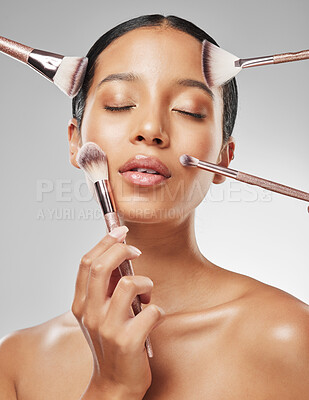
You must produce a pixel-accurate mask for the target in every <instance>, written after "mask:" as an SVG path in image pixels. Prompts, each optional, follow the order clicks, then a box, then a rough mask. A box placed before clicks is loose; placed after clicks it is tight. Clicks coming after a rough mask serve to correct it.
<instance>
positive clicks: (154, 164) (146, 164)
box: [119, 155, 171, 178]
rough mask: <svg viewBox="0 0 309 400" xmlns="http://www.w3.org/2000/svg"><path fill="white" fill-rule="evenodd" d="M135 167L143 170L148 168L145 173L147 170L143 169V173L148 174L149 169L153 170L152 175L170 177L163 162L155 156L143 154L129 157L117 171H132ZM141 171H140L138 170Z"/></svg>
mask: <svg viewBox="0 0 309 400" xmlns="http://www.w3.org/2000/svg"><path fill="white" fill-rule="evenodd" d="M137 168H142V169H144V170H149V171H148V172H149V173H147V171H145V173H147V174H148V175H150V174H151V170H153V171H155V172H156V174H155V172H153V173H152V174H153V175H158V174H159V175H162V176H164V177H165V178H170V177H171V173H170V171H169V169H168V168H167V166H166V165H165V164H163V163H162V162H161V161H160V160H159V159H158V158H156V157H147V156H143V155H137V156H135V157H133V158H131V159H130V160H128V161H127V162H126V163H125V164H124V165H123V166H122V167H121V168H120V169H119V172H120V173H124V172H127V171H132V170H136V169H137ZM140 172H141V171H140ZM142 173H143V172H142Z"/></svg>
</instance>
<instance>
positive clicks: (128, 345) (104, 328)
mask: <svg viewBox="0 0 309 400" xmlns="http://www.w3.org/2000/svg"><path fill="white" fill-rule="evenodd" d="M127 231H128V229H127V227H125V226H122V227H118V228H115V229H114V230H113V231H112V232H111V233H109V234H107V235H106V236H105V237H104V238H103V239H102V240H101V241H100V242H99V243H98V244H97V245H96V246H95V247H94V248H93V249H92V250H90V251H89V252H88V253H87V254H86V255H84V256H83V258H82V260H81V262H80V266H79V271H78V276H77V280H76V288H75V296H74V301H73V304H72V312H73V314H74V315H75V317H76V319H77V320H78V322H79V325H80V327H81V329H82V331H83V334H84V336H85V338H86V340H87V342H88V344H89V346H90V349H91V351H92V354H93V361H94V366H93V375H92V378H91V381H90V384H89V386H88V389H87V391H86V392H85V394H84V396H85V397H83V398H85V399H86V398H89V399H90V398H92V397H89V396H87V393H88V394H90V393H91V394H92V393H93V394H95V396H98V395H99V394H102V397H101V398H102V399H104V398H105V396H104V394H106V395H110V396H111V395H112V394H113V395H115V396H116V397H115V398H117V399H118V398H119V399H121V398H123V399H131V398H132V399H136V400H137V399H142V398H143V396H144V394H145V393H146V391H147V389H148V388H149V386H150V384H151V379H152V378H151V370H150V366H149V362H148V357H147V352H146V349H145V340H146V338H147V336H148V335H149V333H150V332H151V331H152V330H153V329H154V328H155V327H156V326H157V325H158V324H159V323H160V322H162V321H163V318H162V314H161V311H160V310H161V309H160V308H159V307H158V306H155V305H153V304H152V305H149V306H148V307H147V308H145V309H144V310H143V311H142V312H140V313H139V314H138V315H136V316H134V315H133V313H132V312H131V308H130V306H131V303H132V301H133V299H134V298H135V296H136V295H138V294H139V295H140V299H141V302H142V303H145V304H146V303H149V302H150V298H151V290H152V287H153V283H152V281H151V280H150V279H149V278H147V277H145V276H136V275H135V276H124V277H122V278H121V276H120V274H119V271H118V268H117V267H118V266H119V265H120V264H121V263H122V262H123V261H124V260H125V259H134V258H137V257H138V256H139V254H138V252H136V250H137V249H136V248H135V247H133V246H130V245H127V244H124V243H122V242H123V240H124V239H125V236H126V232H127ZM162 312H163V310H162ZM95 396H94V397H93V398H97V399H99V398H100V397H95ZM106 398H107V397H106ZM111 398H112V397H111Z"/></svg>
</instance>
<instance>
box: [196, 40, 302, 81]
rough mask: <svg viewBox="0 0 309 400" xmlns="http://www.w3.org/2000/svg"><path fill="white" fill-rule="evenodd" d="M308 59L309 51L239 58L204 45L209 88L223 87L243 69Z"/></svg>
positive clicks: (205, 41) (216, 47) (203, 65)
mask: <svg viewBox="0 0 309 400" xmlns="http://www.w3.org/2000/svg"><path fill="white" fill-rule="evenodd" d="M308 59H309V50H303V51H299V52H297V53H283V54H275V55H272V56H264V57H254V58H238V57H236V56H234V55H233V54H231V53H229V52H227V51H226V50H223V49H221V48H220V47H218V46H215V45H214V44H212V43H210V42H209V41H208V40H204V41H203V43H202V69H203V74H204V77H205V79H206V82H207V84H208V86H209V87H212V86H221V85H223V84H224V83H226V82H227V81H229V80H230V79H232V78H234V76H235V75H237V74H238V73H239V72H240V71H241V70H242V69H243V68H250V67H258V66H260V65H268V64H280V63H285V62H290V61H300V60H308Z"/></svg>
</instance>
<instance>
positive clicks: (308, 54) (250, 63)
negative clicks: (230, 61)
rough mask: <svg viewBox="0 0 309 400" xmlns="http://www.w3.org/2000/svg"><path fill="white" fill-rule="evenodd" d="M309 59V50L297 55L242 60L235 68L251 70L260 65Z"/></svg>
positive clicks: (286, 54)
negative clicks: (250, 68)
mask: <svg viewBox="0 0 309 400" xmlns="http://www.w3.org/2000/svg"><path fill="white" fill-rule="evenodd" d="M308 59H309V50H303V51H298V52H296V53H283V54H275V55H273V56H265V57H258V58H241V59H239V60H236V61H235V67H242V68H249V67H257V66H259V65H268V64H280V63H286V62H291V61H301V60H308Z"/></svg>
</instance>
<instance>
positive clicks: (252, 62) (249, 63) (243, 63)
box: [235, 56, 274, 68]
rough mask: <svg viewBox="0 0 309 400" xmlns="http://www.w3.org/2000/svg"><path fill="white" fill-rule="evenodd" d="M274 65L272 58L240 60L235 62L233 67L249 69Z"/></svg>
mask: <svg viewBox="0 0 309 400" xmlns="http://www.w3.org/2000/svg"><path fill="white" fill-rule="evenodd" d="M273 63H274V57H273V56H266V57H259V58H241V59H239V60H236V61H235V67H241V68H250V67H257V66H259V65H268V64H273Z"/></svg>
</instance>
